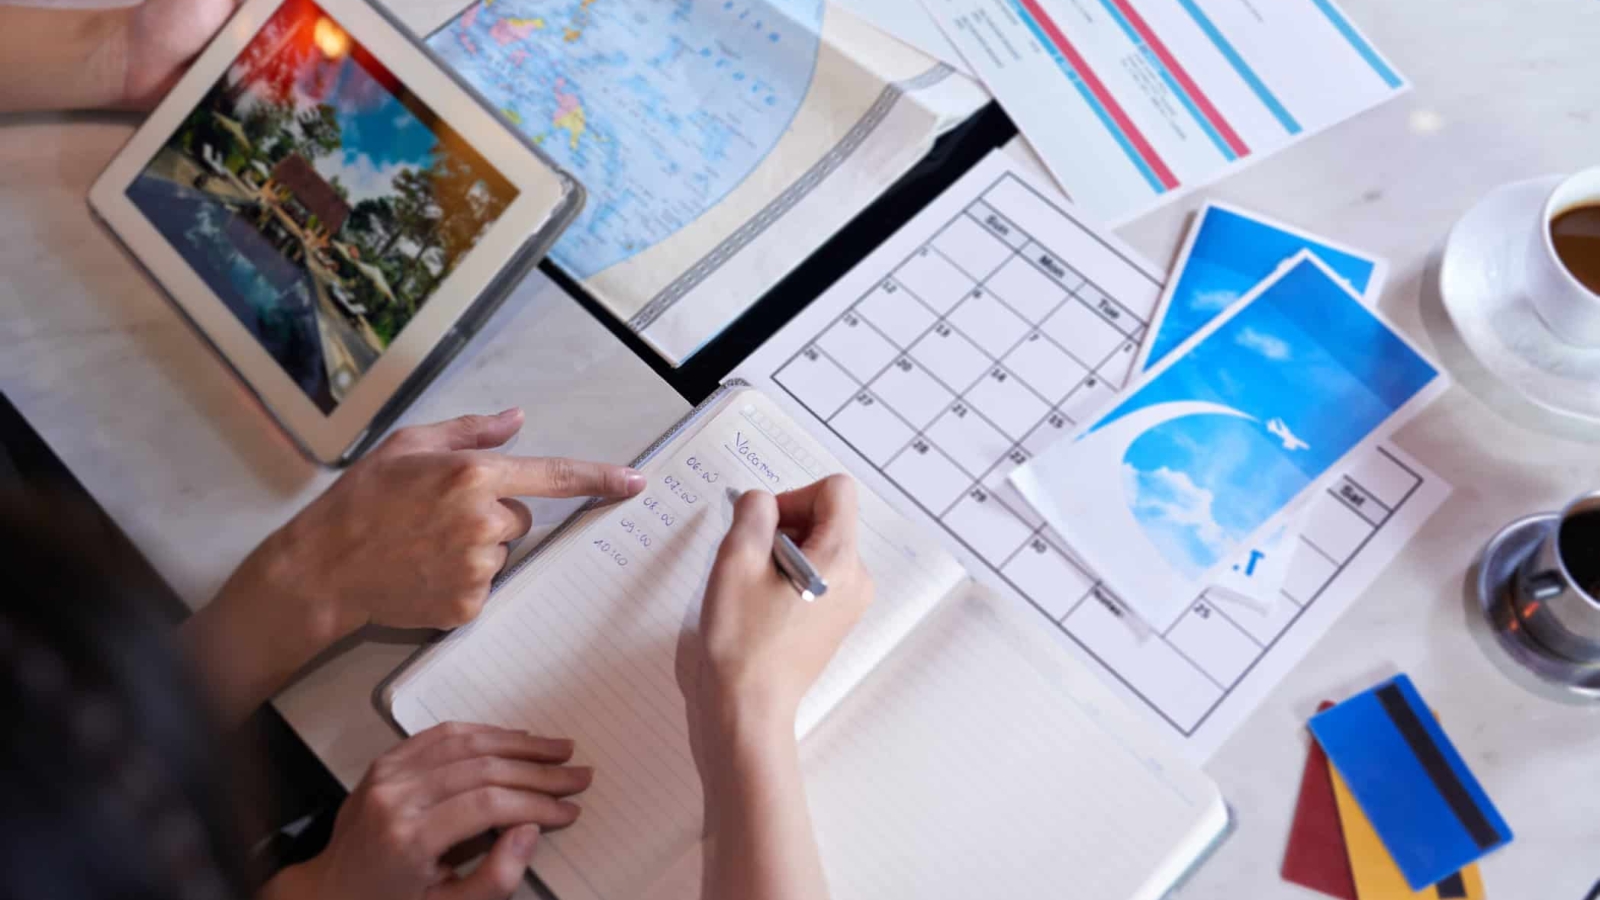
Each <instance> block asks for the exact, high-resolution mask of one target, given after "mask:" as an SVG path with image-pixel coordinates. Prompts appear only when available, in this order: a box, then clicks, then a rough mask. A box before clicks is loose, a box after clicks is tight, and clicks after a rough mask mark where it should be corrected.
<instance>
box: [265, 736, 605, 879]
mask: <svg viewBox="0 0 1600 900" xmlns="http://www.w3.org/2000/svg"><path fill="white" fill-rule="evenodd" d="M571 757H572V742H571V741H565V740H551V739H548V738H540V737H533V736H530V735H527V734H524V733H522V732H519V731H508V730H505V729H501V728H493V727H490V726H487V725H461V724H456V723H449V724H445V725H439V726H436V727H434V728H430V729H428V730H427V731H424V732H422V733H421V734H419V735H417V736H416V737H413V738H411V739H410V740H408V741H405V742H404V743H402V744H400V745H399V746H398V747H396V748H394V749H393V750H391V751H389V752H388V753H386V754H384V755H383V756H380V757H378V759H377V761H375V762H374V763H373V764H372V768H371V769H369V770H367V776H366V778H364V779H362V781H361V784H360V785H358V786H357V787H356V789H355V790H354V791H353V792H351V794H350V796H349V798H348V799H346V800H345V803H344V806H343V807H341V808H340V810H339V816H338V818H337V819H336V820H335V822H334V826H333V837H332V838H331V839H330V840H329V842H328V847H327V849H325V850H323V852H322V854H321V855H320V856H318V857H316V858H315V859H313V860H311V861H309V862H307V863H304V864H302V865H299V866H295V867H292V868H290V869H286V870H284V871H283V872H282V873H280V874H279V875H278V877H276V878H274V879H273V880H272V881H271V882H269V883H268V884H267V887H266V889H265V890H263V891H262V897H263V900H276V898H280V897H281V898H290V897H293V898H296V900H323V898H327V900H369V898H370V900H409V898H427V900H495V898H501V897H506V896H508V895H510V894H511V892H512V891H514V890H516V888H517V885H519V884H520V883H521V882H522V877H523V872H524V871H525V870H526V869H527V867H528V862H529V860H531V859H532V858H533V848H534V845H535V844H536V843H537V842H538V840H539V834H540V832H541V831H542V830H548V829H553V828H563V827H565V826H567V825H571V824H572V823H573V822H574V821H576V820H577V818H578V812H579V810H578V806H577V805H576V804H574V803H571V802H569V801H567V800H563V799H561V798H563V797H570V796H572V795H573V794H577V793H579V792H581V791H583V790H584V789H586V788H587V787H588V786H589V783H590V782H591V781H592V780H593V772H592V771H591V770H590V769H587V768H583V767H577V766H566V765H563V763H565V762H566V761H567V760H569V759H570V758H571ZM491 828H498V829H502V830H501V833H500V835H499V838H498V839H497V840H496V841H495V842H494V848H493V849H492V850H490V851H489V854H488V856H487V857H485V858H484V859H483V861H482V862H481V863H480V864H479V865H478V867H477V868H476V869H474V870H473V871H472V873H471V874H468V875H464V876H458V875H457V874H456V872H455V871H454V870H453V868H452V867H451V866H450V865H449V864H448V863H445V862H443V861H442V857H444V856H445V854H446V853H448V852H449V851H450V850H451V848H453V847H455V846H457V845H458V844H461V843H462V842H464V841H466V840H468V839H470V838H473V837H476V836H477V835H479V834H482V833H483V832H485V831H488V830H489V829H491Z"/></svg>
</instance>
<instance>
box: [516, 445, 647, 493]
mask: <svg viewBox="0 0 1600 900" xmlns="http://www.w3.org/2000/svg"><path fill="white" fill-rule="evenodd" d="M499 459H500V494H501V495H502V496H505V497H605V498H607V499H621V498H624V497H632V496H633V495H634V494H637V493H639V492H640V491H642V490H644V476H643V475H641V474H640V473H639V472H637V471H636V470H634V469H631V468H629V467H627V466H618V465H612V464H611V463H598V462H589V461H587V460H579V459H568V458H566V457H561V456H502V457H499Z"/></svg>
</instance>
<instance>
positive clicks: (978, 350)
mask: <svg viewBox="0 0 1600 900" xmlns="http://www.w3.org/2000/svg"><path fill="white" fill-rule="evenodd" d="M1019 188H1020V189H1024V190H1025V191H1026V192H1027V193H1028V194H1031V196H1032V198H1034V199H1033V200H1032V201H1027V202H1032V203H1034V204H1036V206H1035V209H1036V210H1037V208H1038V207H1037V204H1039V203H1042V204H1044V205H1045V206H1046V207H1047V208H1048V209H1049V210H1050V211H1052V212H1053V213H1054V214H1055V215H1056V216H1058V217H1059V218H1060V222H1061V225H1062V226H1063V227H1064V228H1076V229H1078V230H1079V231H1080V232H1081V233H1083V234H1085V235H1088V236H1089V237H1091V238H1093V239H1094V240H1095V241H1097V242H1099V241H1100V239H1099V238H1098V237H1097V236H1095V235H1093V233H1092V232H1089V231H1088V230H1087V229H1083V228H1082V227H1081V226H1078V225H1077V223H1076V222H1075V221H1074V220H1073V219H1072V217H1071V216H1070V215H1069V214H1068V213H1066V212H1064V211H1062V210H1061V209H1060V208H1059V207H1055V206H1054V205H1053V204H1051V203H1050V201H1049V200H1048V199H1047V198H1045V197H1043V196H1042V195H1040V194H1038V193H1037V192H1035V191H1033V190H1032V188H1030V187H1028V186H1027V185H1025V184H1023V183H1022V182H1021V181H1019V180H1017V179H1015V178H1013V177H1012V176H1010V175H1005V176H1002V177H1000V178H999V179H997V180H996V181H995V182H993V183H991V184H990V185H989V186H988V187H987V188H986V189H985V190H984V191H982V192H981V193H980V194H979V197H978V199H976V200H974V201H973V202H972V203H970V204H968V205H967V206H966V207H965V208H963V209H961V210H960V211H958V212H956V213H955V214H954V215H953V216H952V217H951V218H950V219H948V220H946V221H945V222H944V224H942V225H941V226H939V228H938V230H937V232H936V233H935V234H934V236H933V237H932V238H931V239H930V240H928V241H927V242H925V243H924V244H923V245H922V246H920V247H918V248H916V249H915V250H913V251H911V252H910V253H908V254H906V255H905V256H904V257H903V258H902V259H900V261H899V263H898V264H897V265H896V266H895V267H894V268H893V270H892V271H891V272H890V273H889V274H888V275H887V276H886V277H884V278H883V279H881V280H880V281H878V282H877V283H876V284H874V285H873V286H872V287H871V288H869V289H868V290H866V291H865V292H864V293H863V294H862V295H860V296H859V297H857V298H856V299H855V301H854V302H853V303H851V305H850V306H849V307H847V308H846V309H845V310H844V311H843V312H842V313H840V314H839V315H838V316H836V317H834V318H833V319H832V320H831V321H829V322H828V323H827V324H826V325H824V326H823V327H822V328H821V330H820V331H819V332H818V333H817V335H816V336H815V337H813V338H812V340H811V341H810V342H808V343H806V344H803V345H801V346H800V348H799V349H797V350H796V351H795V353H793V354H792V355H791V356H790V357H789V358H788V359H787V360H786V361H784V362H783V363H782V365H780V366H779V367H778V369H777V371H776V372H775V373H774V374H773V380H774V381H775V382H776V383H777V384H778V385H779V386H780V387H781V388H782V389H783V390H784V391H786V392H787V393H788V394H789V395H790V396H791V397H792V398H794V400H795V401H796V402H797V403H799V404H800V405H801V406H803V407H805V408H806V409H808V410H810V411H811V412H812V414H813V415H815V416H817V417H818V418H819V419H821V420H822V421H823V422H824V423H825V424H826V425H827V426H828V427H829V429H830V430H832V431H833V432H834V434H835V435H836V436H837V437H838V438H839V439H840V440H842V441H843V442H844V443H846V444H847V445H849V446H850V447H851V448H852V449H853V450H854V451H855V452H856V453H858V454H859V455H860V456H862V457H863V458H864V459H866V460H867V461H868V462H869V463H870V464H871V465H873V466H874V467H875V468H876V469H877V470H878V471H879V472H880V473H882V475H883V476H884V477H885V478H887V479H888V480H889V481H891V482H893V483H894V484H895V485H896V486H898V487H899V488H900V490H901V491H902V492H904V494H905V495H906V497H907V498H908V499H910V500H911V502H913V503H915V504H916V505H917V507H918V508H919V509H921V510H922V511H923V512H924V513H926V514H927V515H928V516H929V517H931V518H933V519H934V520H936V521H937V522H938V523H939V524H940V525H941V526H942V527H943V528H944V529H945V530H946V531H948V532H949V533H950V535H951V536H952V537H953V538H954V539H955V540H956V541H958V542H960V544H961V545H962V546H964V547H965V548H966V549H967V550H968V551H970V552H971V553H972V554H973V556H975V557H976V558H978V559H980V560H982V561H983V562H984V563H985V564H986V565H987V566H988V567H989V568H990V569H991V570H992V571H993V572H994V573H995V575H996V576H997V577H999V578H1000V579H1002V580H1003V581H1004V582H1005V583H1006V584H1008V585H1010V587H1011V588H1012V589H1014V590H1015V591H1016V592H1017V593H1018V594H1020V595H1021V596H1022V597H1024V598H1025V599H1026V600H1028V602H1029V603H1030V604H1031V605H1033V606H1034V607H1035V608H1036V609H1037V610H1039V612H1040V613H1041V614H1043V615H1044V616H1046V617H1047V618H1049V619H1050V620H1051V621H1052V622H1053V623H1054V624H1055V625H1056V627H1058V628H1060V629H1061V630H1062V631H1063V632H1064V633H1065V634H1067V635H1068V636H1069V637H1070V638H1071V639H1072V640H1073V641H1074V642H1075V643H1076V644H1077V645H1078V646H1079V647H1080V648H1082V650H1083V651H1084V652H1085V653H1087V654H1088V655H1089V656H1090V657H1092V658H1093V659H1095V660H1096V661H1097V662H1098V663H1099V664H1100V665H1101V666H1102V667H1104V668H1105V669H1106V670H1107V671H1108V672H1109V673H1110V674H1111V675H1112V676H1113V677H1115V678H1117V679H1118V680H1119V681H1120V682H1121V683H1122V684H1123V685H1124V686H1125V687H1127V689H1128V690H1130V691H1131V692H1132V693H1134V694H1135V695H1136V696H1138V697H1140V698H1141V699H1142V700H1143V701H1144V702H1145V703H1146V704H1148V705H1149V706H1150V707H1151V708H1152V709H1153V710H1154V711H1155V712H1156V713H1157V714H1158V715H1160V716H1161V717H1162V718H1163V719H1165V720H1166V721H1167V722H1168V723H1169V724H1171V725H1172V726H1173V727H1174V728H1175V729H1177V730H1178V731H1179V732H1181V733H1183V734H1185V735H1192V734H1193V733H1194V732H1195V731H1196V730H1197V729H1198V728H1199V727H1200V726H1201V725H1202V724H1203V723H1204V721H1205V720H1206V719H1207V718H1208V717H1209V716H1210V715H1211V713H1212V712H1213V711H1214V710H1215V709H1216V708H1217V707H1218V706H1220V705H1221V703H1222V702H1223V700H1224V699H1225V698H1226V697H1227V695H1228V693H1229V691H1231V690H1232V689H1233V688H1234V687H1235V686H1236V685H1237V684H1238V683H1239V682H1240V680H1241V679H1242V678H1243V677H1244V676H1245V675H1246V674H1248V673H1249V672H1250V671H1251V670H1252V669H1253V668H1254V667H1255V666H1256V664H1257V663H1259V662H1260V660H1261V659H1262V658H1263V657H1264V656H1265V655H1266V653H1267V651H1268V650H1270V649H1271V648H1272V646H1274V645H1275V644H1276V642H1277V641H1278V640H1279V638H1281V637H1282V635H1283V634H1284V633H1286V632H1287V631H1288V630H1289V629H1290V628H1291V627H1292V626H1293V624H1294V623H1295V622H1296V621H1298V619H1299V618H1300V616H1302V615H1304V613H1305V612H1306V610H1307V609H1309V608H1310V606H1311V605H1312V603H1314V602H1315V599H1316V598H1317V597H1319V596H1321V594H1322V592H1323V591H1325V590H1326V589H1327V586H1328V585H1329V584H1331V583H1332V582H1333V581H1334V580H1335V579H1336V578H1337V577H1338V575H1339V573H1340V572H1342V571H1343V570H1344V568H1345V567H1346V566H1347V565H1348V564H1349V562H1350V560H1351V559H1353V558H1354V557H1355V555H1356V554H1357V553H1358V552H1359V550H1360V548H1361V547H1364V546H1365V545H1366V544H1367V543H1368V542H1370V541H1371V540H1372V538H1373V536H1374V535H1376V534H1377V532H1378V531H1379V530H1380V529H1381V528H1382V527H1383V525H1384V524H1385V523H1387V522H1388V521H1389V520H1390V519H1391V518H1392V517H1393V516H1394V515H1395V513H1396V512H1397V510H1398V509H1399V508H1401V507H1403V506H1404V504H1405V502H1406V500H1408V499H1409V498H1410V497H1411V496H1412V495H1413V494H1414V493H1415V492H1416V491H1417V490H1418V489H1419V488H1420V486H1421V483H1422V479H1421V476H1419V475H1417V474H1416V473H1415V472H1412V471H1410V470H1409V469H1407V468H1406V467H1405V466H1404V465H1403V464H1401V463H1400V462H1399V461H1398V460H1396V459H1394V458H1393V457H1392V456H1389V455H1387V454H1385V457H1386V458H1387V459H1388V460H1389V461H1390V462H1392V463H1393V464H1394V465H1395V466H1397V467H1398V468H1399V469H1401V470H1404V472H1405V474H1407V475H1409V477H1410V479H1411V481H1410V488H1409V490H1408V491H1407V492H1406V493H1405V494H1404V496H1402V497H1400V499H1398V500H1395V499H1394V498H1393V497H1390V498H1388V500H1389V502H1388V503H1385V502H1384V500H1383V499H1380V497H1379V496H1378V494H1376V493H1374V492H1373V491H1372V490H1369V489H1368V488H1367V487H1366V486H1363V485H1360V484H1357V483H1356V482H1355V481H1354V480H1353V479H1348V478H1347V479H1346V481H1345V483H1343V484H1341V485H1340V486H1339V489H1338V490H1333V491H1330V492H1329V493H1330V494H1331V495H1332V498H1333V504H1332V505H1333V506H1334V507H1335V508H1336V510H1337V511H1338V512H1339V514H1340V515H1341V516H1345V517H1347V518H1341V519H1337V523H1336V524H1337V525H1338V530H1334V531H1330V532H1329V533H1328V534H1326V535H1315V536H1313V535H1306V536H1303V538H1302V539H1303V540H1304V542H1305V544H1306V545H1307V546H1308V547H1310V548H1311V550H1312V552H1314V553H1316V554H1320V556H1321V557H1322V559H1321V560H1314V561H1313V562H1315V563H1320V564H1319V565H1308V566H1305V567H1302V568H1304V570H1305V571H1308V572H1311V573H1312V575H1311V576H1307V577H1312V578H1313V581H1314V582H1315V583H1307V584H1286V585H1285V587H1284V590H1283V591H1282V593H1283V595H1284V596H1285V597H1287V598H1288V599H1289V600H1290V601H1291V604H1290V605H1288V606H1281V607H1280V609H1281V610H1282V612H1285V613H1290V614H1289V615H1287V616H1284V615H1283V614H1282V613H1279V614H1277V616H1276V618H1275V619H1273V620H1271V621H1269V620H1267V619H1263V620H1262V621H1261V622H1258V623H1255V624H1253V625H1252V624H1249V623H1246V622H1244V621H1243V620H1241V619H1240V617H1239V615H1237V614H1230V613H1229V612H1228V611H1226V610H1224V609H1223V608H1222V607H1221V606H1220V605H1219V604H1218V603H1217V602H1215V601H1213V599H1212V598H1211V597H1209V596H1208V595H1205V594H1202V595H1201V596H1200V597H1199V598H1197V599H1196V600H1195V602H1194V604H1193V605H1192V606H1191V607H1190V608H1189V609H1188V610H1186V611H1185V612H1184V613H1183V614H1182V615H1181V616H1180V617H1179V618H1178V620H1177V621H1175V622H1172V623H1166V624H1165V628H1164V630H1158V631H1157V632H1151V637H1152V638H1153V639H1152V640H1148V641H1138V640H1136V639H1134V638H1133V637H1132V631H1131V630H1130V629H1129V628H1128V627H1127V624H1126V623H1125V622H1122V621H1119V620H1121V619H1122V618H1123V617H1125V616H1126V615H1127V612H1126V611H1125V610H1124V609H1123V608H1122V607H1121V605H1120V603H1119V602H1117V601H1116V600H1115V599H1114V597H1113V596H1112V595H1111V593H1110V592H1109V590H1108V589H1107V587H1106V586H1105V585H1103V584H1102V583H1101V582H1099V580H1098V579H1096V578H1095V577H1094V576H1093V575H1092V574H1091V573H1090V572H1089V571H1088V570H1087V569H1086V568H1085V567H1084V566H1083V565H1082V564H1081V563H1079V562H1078V561H1077V559H1076V558H1075V557H1074V555H1073V553H1072V552H1071V548H1070V547H1068V546H1066V544H1065V542H1064V541H1063V540H1061V538H1060V536H1059V535H1057V534H1055V532H1054V531H1053V530H1052V529H1050V528H1049V527H1048V525H1047V524H1046V523H1045V522H1044V521H1043V519H1042V518H1040V517H1039V516H1038V515H1037V514H1036V513H1035V512H1033V510H1032V508H1031V507H1030V506H1029V505H1028V504H1027V503H1026V501H1025V500H1023V499H1022V497H1021V495H1020V494H1019V493H1017V492H1016V490H1015V488H1013V487H1011V486H1010V484H1009V482H1008V481H1007V480H1006V479H1007V476H1008V475H1009V473H1010V472H1011V471H1012V470H1013V469H1014V468H1016V467H1017V466H1019V465H1022V464H1024V463H1026V462H1027V461H1028V459H1030V458H1031V457H1032V455H1033V454H1034V453H1036V452H1038V450H1040V449H1042V448H1043V447H1044V446H1047V445H1048V444H1049V443H1050V442H1052V441H1053V440H1054V439H1055V438H1057V437H1059V436H1060V435H1061V434H1063V433H1065V432H1066V431H1067V430H1069V429H1070V428H1072V427H1075V426H1076V425H1077V424H1078V422H1080V421H1081V420H1082V419H1083V418H1084V417H1085V416H1087V415H1089V414H1091V413H1093V412H1096V411H1098V410H1099V409H1101V408H1103V407H1104V406H1105V405H1106V402H1107V401H1109V400H1110V399H1111V398H1112V397H1114V396H1115V394H1116V392H1117V391H1119V390H1120V389H1121V388H1122V386H1123V384H1124V382H1125V380H1126V377H1127V374H1128V372H1129V370H1130V369H1131V367H1132V362H1133V358H1134V355H1135V354H1136V353H1137V351H1138V347H1139V342H1140V341H1141V340H1142V339H1143V338H1144V335H1145V333H1146V331H1147V330H1148V328H1149V322H1148V321H1147V320H1146V319H1145V318H1144V317H1142V316H1140V315H1138V314H1136V313H1135V312H1134V311H1133V310H1131V309H1130V308H1129V307H1128V306H1127V305H1126V304H1125V303H1124V302H1123V301H1122V300H1120V299H1119V298H1117V297H1115V296H1113V295H1112V294H1111V293H1110V292H1109V291H1107V290H1105V289H1104V288H1103V286H1102V285H1101V284H1099V283H1096V281H1095V280H1093V279H1091V278H1090V277H1088V276H1087V275H1085V274H1084V273H1082V272H1080V271H1078V270H1077V269H1075V268H1073V267H1072V266H1070V265H1067V264H1066V263H1064V262H1062V258H1061V255H1060V254H1058V253H1056V252H1055V251H1053V250H1052V249H1050V247H1048V246H1047V245H1046V244H1045V243H1043V242H1042V241H1041V240H1040V239H1039V238H1038V237H1036V236H1035V235H1033V234H1030V233H1028V232H1027V231H1026V230H1025V229H1024V228H1023V227H1021V226H1019V225H1018V224H1016V223H1017V221H1018V220H1019V218H1022V217H1021V216H1018V215H1008V212H1010V210H1009V209H1008V208H1007V206H1006V204H1007V202H1008V199H1009V201H1010V202H1022V201H1019V200H1018V193H1017V190H1018V189H1019ZM1008 192H1009V193H1008ZM1018 211H1019V212H1024V211H1023V210H1018ZM1034 221H1036V222H1037V221H1039V220H1038V219H1037V218H1036V219H1034ZM1052 233H1054V232H1052ZM1063 239H1064V240H1066V239H1068V238H1063ZM1100 243H1101V246H1102V247H1106V248H1107V249H1110V250H1112V252H1113V253H1116V254H1117V255H1118V256H1119V257H1120V253H1117V251H1115V248H1110V247H1109V245H1106V244H1104V242H1100ZM1122 261H1123V262H1124V263H1127V265H1128V266H1129V267H1130V268H1131V269H1135V270H1137V267H1136V266H1133V264H1132V263H1131V262H1128V261H1127V260H1126V258H1123V260H1122ZM1140 274H1141V276H1142V271H1141V272H1140ZM1142 277H1146V278H1148V276H1142ZM1150 283H1151V284H1152V285H1155V284H1156V282H1155V281H1154V279H1150ZM1345 492H1348V494H1346V493H1345ZM1375 520H1376V521H1375ZM1314 540H1316V541H1323V542H1329V543H1340V542H1342V543H1343V544H1345V545H1349V546H1350V547H1351V548H1353V549H1349V552H1347V553H1343V554H1342V558H1341V553H1340V551H1339V547H1338V546H1333V547H1332V548H1331V549H1330V547H1325V546H1320V545H1318V544H1317V543H1315V542H1314ZM1297 593H1298V594H1301V595H1304V596H1308V597H1309V599H1306V600H1301V599H1299V597H1297V596H1296V594H1297ZM1091 601H1092V602H1091ZM1196 676H1198V678H1197V677H1196Z"/></svg>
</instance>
